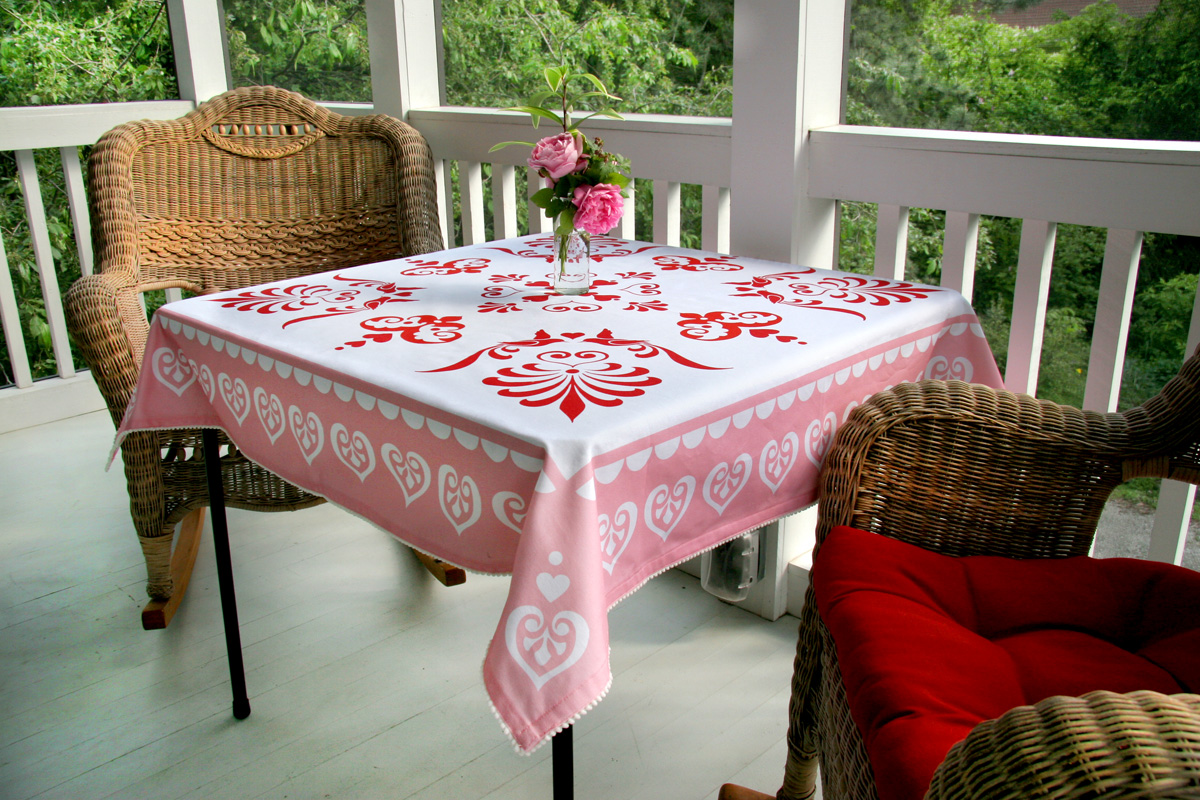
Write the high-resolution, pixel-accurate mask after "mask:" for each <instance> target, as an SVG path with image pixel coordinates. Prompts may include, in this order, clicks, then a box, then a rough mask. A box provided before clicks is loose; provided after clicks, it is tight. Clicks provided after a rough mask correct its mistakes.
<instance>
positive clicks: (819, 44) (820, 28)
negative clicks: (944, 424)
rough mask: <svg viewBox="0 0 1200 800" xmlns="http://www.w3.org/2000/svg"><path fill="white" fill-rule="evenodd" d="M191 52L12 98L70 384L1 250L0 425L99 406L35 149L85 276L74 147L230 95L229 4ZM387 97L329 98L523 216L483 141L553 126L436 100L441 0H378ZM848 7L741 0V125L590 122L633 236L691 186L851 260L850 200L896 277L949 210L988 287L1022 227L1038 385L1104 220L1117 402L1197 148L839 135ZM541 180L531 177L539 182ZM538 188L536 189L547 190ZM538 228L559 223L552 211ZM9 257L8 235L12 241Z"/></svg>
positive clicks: (201, 6) (1109, 401) (1111, 375)
mask: <svg viewBox="0 0 1200 800" xmlns="http://www.w3.org/2000/svg"><path fill="white" fill-rule="evenodd" d="M167 3H168V10H169V12H170V19H171V30H172V40H173V44H174V48H175V62H176V65H177V72H178V78H179V85H180V95H181V97H183V98H186V99H184V100H180V101H164V102H156V103H122V104H112V105H106V106H70V107H60V108H38V109H0V152H15V153H17V159H18V163H19V164H21V167H20V172H21V180H22V182H23V184H24V187H25V199H26V206H27V208H26V211H27V213H26V216H27V218H28V220H29V225H30V230H31V233H32V240H33V246H34V253H35V260H36V263H37V268H38V272H39V277H40V282H41V287H42V292H43V299H44V301H45V304H46V307H47V309H48V310H49V314H48V316H49V317H50V319H49V327H50V335H51V340H52V342H53V351H54V354H55V359H56V375H55V377H52V378H48V379H45V380H37V381H34V380H33V379H32V372H31V369H30V367H29V363H28V356H27V354H26V353H25V348H24V343H23V341H22V337H21V332H20V326H19V322H18V319H17V315H18V309H17V301H16V298H15V294H14V291H13V287H12V285H11V280H10V277H9V270H8V263H7V260H6V258H5V256H4V246H5V243H4V242H3V241H0V320H2V321H3V329H4V333H5V340H6V343H7V346H8V351H9V357H10V360H11V362H12V364H13V369H14V374H15V376H16V383H15V385H14V386H11V387H8V388H0V432H3V431H4V430H11V429H14V428H19V427H26V426H29V425H34V424H38V423H40V422H46V421H50V420H52V419H57V418H62V417H67V416H70V415H72V414H78V413H81V412H84V411H88V410H93V409H98V408H101V407H102V403H101V401H100V397H99V393H98V392H97V391H96V389H95V386H94V384H92V382H91V380H90V377H89V376H88V375H87V373H86V372H83V373H81V374H78V375H77V374H75V372H74V367H73V366H72V362H71V358H70V351H69V342H68V339H67V336H66V331H65V326H64V325H63V324H62V314H61V311H60V309H61V297H60V296H59V290H58V286H57V282H56V281H55V279H54V270H53V263H52V261H53V259H52V254H51V252H50V246H49V238H48V233H47V225H46V220H45V213H44V210H43V208H42V203H41V200H40V188H39V186H38V183H37V176H36V174H35V171H34V170H33V169H32V162H33V154H32V151H33V150H34V149H35V148H58V149H60V153H61V155H62V162H63V164H64V167H63V169H64V175H65V177H66V184H67V186H68V197H69V198H70V199H69V204H70V207H71V209H72V216H73V219H74V225H75V230H76V233H77V236H76V242H77V246H78V249H79V252H80V262H81V264H82V265H83V267H82V269H83V270H88V269H90V268H91V266H90V265H91V253H90V242H89V236H88V231H89V224H88V221H87V213H86V204H85V202H84V189H83V181H82V173H81V169H80V165H79V157H78V148H79V147H80V146H83V145H87V144H91V143H94V142H95V141H96V139H97V138H98V137H99V136H100V134H101V133H102V132H103V131H105V130H107V129H108V128H110V127H112V126H113V125H116V124H118V123H119V122H123V121H126V120H131V119H138V118H146V117H151V118H171V117H177V116H179V115H181V114H183V113H185V112H186V111H188V110H190V109H191V108H193V107H194V105H195V102H196V101H201V100H204V99H206V98H208V97H212V96H213V95H215V94H217V93H219V92H221V91H224V90H225V88H227V87H228V77H227V75H226V74H225V71H224V64H223V63H222V62H223V59H221V58H220V57H219V54H220V52H221V50H222V48H223V47H224V40H223V35H222V26H221V20H220V13H219V4H218V3H217V2H216V0H167ZM365 4H366V10H367V19H368V26H369V31H368V33H369V38H370V52H371V72H372V75H371V85H372V91H373V96H374V103H373V105H371V106H364V105H354V106H349V105H340V104H339V105H332V106H331V107H332V108H334V110H337V111H339V112H341V113H369V112H370V111H371V110H372V109H378V110H380V111H382V112H386V113H391V114H393V115H396V116H399V117H403V118H405V119H407V120H408V121H409V122H411V123H412V124H413V125H415V126H416V127H417V128H418V129H419V130H421V131H422V132H423V133H424V134H425V136H426V137H427V139H428V140H429V142H430V144H431V146H432V148H433V150H434V153H435V155H436V156H437V157H438V158H439V159H443V161H444V167H443V168H442V169H440V170H439V184H440V187H439V188H440V190H441V197H442V199H443V202H442V211H443V213H442V219H443V225H444V226H446V230H445V231H444V234H446V235H445V236H444V238H445V240H446V241H447V242H450V243H453V242H452V240H451V238H450V236H449V235H448V234H449V232H450V231H451V230H453V228H452V226H451V225H450V224H449V222H450V220H453V219H455V218H456V217H457V218H458V219H460V220H461V230H462V235H463V239H464V241H465V243H472V242H477V241H480V240H482V239H483V238H484V236H486V221H485V219H484V213H485V212H484V209H485V208H487V200H488V194H487V192H488V191H489V190H488V189H486V188H485V186H484V182H483V179H482V176H483V172H484V170H483V166H482V165H484V164H491V165H492V173H491V174H492V178H491V181H490V199H491V205H492V214H493V219H492V228H493V236H495V237H505V236H509V235H512V234H513V233H517V232H520V231H519V230H518V229H517V219H518V217H519V215H518V214H517V207H518V204H519V203H520V202H522V200H523V198H518V197H517V190H516V186H517V183H518V181H517V180H516V175H517V173H516V170H517V169H518V168H521V167H523V164H524V158H525V156H526V153H525V152H524V151H523V149H522V148H517V147H514V148H511V149H506V150H503V151H500V152H497V153H490V154H489V152H488V150H489V148H490V147H491V146H492V145H493V144H494V143H496V142H499V141H506V140H513V139H518V140H521V139H524V140H528V139H531V138H533V137H534V136H535V135H536V132H535V131H533V129H532V128H531V127H530V125H529V121H528V118H527V117H526V116H525V115H522V114H516V113H511V112H503V111H496V110H491V109H475V108H453V107H447V106H445V105H444V100H443V101H439V97H440V96H441V95H442V86H441V81H440V78H439V77H438V76H439V74H440V67H439V53H438V52H437V51H438V46H437V42H438V41H439V39H440V37H439V35H438V34H439V30H438V26H439V25H440V11H439V9H440V5H439V2H438V0H365ZM846 9H847V0H831V1H830V2H826V1H825V0H822V2H820V3H814V2H810V1H809V0H800V2H796V3H778V2H764V0H735V29H734V66H735V69H734V119H733V120H729V119H696V118H680V117H662V116H641V115H633V116H630V117H629V118H628V119H626V120H625V121H621V122H618V121H611V120H600V119H596V120H593V121H592V122H591V123H589V125H588V129H589V132H590V133H593V134H594V135H600V136H602V137H603V138H604V139H605V142H606V145H607V146H608V147H609V149H611V150H613V151H615V152H619V153H622V154H623V155H625V156H627V157H629V158H630V160H631V162H632V169H633V174H634V177H635V178H636V184H635V191H645V188H646V186H647V185H650V186H652V188H653V195H654V203H653V213H652V219H653V222H652V224H651V230H649V231H644V230H642V231H636V232H635V231H634V223H633V217H632V204H630V205H629V209H630V213H629V215H628V216H627V217H626V218H625V219H624V220H623V221H622V223H621V224H620V226H619V228H618V233H619V234H620V235H622V236H626V237H631V238H632V237H634V236H635V235H637V236H639V237H640V238H649V239H652V240H654V241H658V242H662V243H675V242H677V241H678V240H679V236H680V215H679V212H680V208H679V206H680V195H681V187H682V186H683V185H685V184H696V185H699V186H702V187H704V188H703V193H702V205H703V211H702V218H703V219H702V232H701V242H702V246H703V247H705V248H706V249H710V250H716V251H722V252H730V251H734V250H736V251H737V252H739V253H743V254H746V255H753V256H756V257H759V258H774V259H776V260H784V261H787V260H791V261H796V262H798V263H805V264H808V265H811V266H816V267H831V266H834V259H835V258H836V255H835V254H836V252H837V247H836V241H835V236H836V233H835V232H836V229H837V226H836V224H835V220H836V214H835V202H834V201H837V200H858V201H869V202H875V203H879V204H880V212H879V216H878V218H879V225H878V230H877V238H876V264H875V271H876V273H877V274H880V275H887V276H896V275H899V274H901V273H902V271H903V266H904V261H905V259H904V254H905V249H906V248H905V244H906V241H907V220H908V210H909V209H910V208H930V209H939V210H945V211H946V212H947V214H946V218H947V226H946V232H945V243H944V244H945V247H944V268H943V271H942V276H943V277H942V282H943V284H944V285H947V286H950V287H952V288H955V289H958V290H960V291H962V292H963V293H964V294H966V295H968V296H970V295H971V293H972V286H973V278H974V263H975V245H976V240H977V235H978V228H979V217H980V215H983V214H987V215H995V216H1002V217H1009V218H1014V219H1020V220H1022V225H1023V234H1022V242H1021V247H1020V255H1019V264H1018V265H1017V267H1018V280H1017V286H1016V294H1015V298H1014V300H1015V302H1014V309H1015V310H1014V314H1013V320H1012V332H1011V337H1010V346H1009V354H1008V374H1007V375H1006V376H1005V378H1006V382H1007V383H1008V385H1009V387H1010V388H1013V389H1017V390H1027V391H1031V390H1032V389H1033V388H1034V387H1036V384H1037V374H1038V364H1039V360H1040V354H1041V338H1042V330H1043V325H1044V320H1045V315H1046V301H1047V290H1048V286H1049V279H1050V274H1051V270H1052V265H1053V258H1052V256H1053V250H1054V239H1055V233H1056V227H1057V225H1058V224H1059V223H1077V224H1085V225H1093V226H1099V227H1103V228H1107V229H1108V230H1109V243H1108V248H1107V251H1106V255H1105V263H1104V269H1103V279H1102V285H1101V290H1100V301H1099V306H1098V309H1097V319H1098V320H1099V322H1098V324H1097V325H1096V328H1095V337H1094V340H1093V342H1092V351H1091V359H1090V362H1089V370H1088V383H1087V390H1086V396H1085V405H1086V406H1088V407H1089V408H1093V409H1096V410H1101V411H1104V410H1109V409H1111V408H1113V407H1114V405H1115V402H1116V392H1117V387H1119V385H1120V378H1121V370H1122V366H1123V362H1124V351H1125V340H1126V337H1127V335H1128V329H1129V319H1130V312H1131V307H1132V298H1133V286H1134V278H1135V276H1136V270H1137V262H1138V257H1139V254H1140V247H1141V233H1140V232H1141V231H1155V232H1162V233H1176V234H1189V235H1197V234H1200V217H1197V216H1196V215H1195V209H1196V208H1200V145H1192V144H1180V143H1162V142H1114V141H1096V140H1071V139H1051V138H1046V137H1024V136H993V135H983V134H966V133H949V132H944V131H897V130H888V129H878V128H854V127H848V126H840V125H836V124H835V123H836V122H837V121H838V118H839V114H840V108H841V98H842V82H841V74H840V70H839V69H838V65H840V64H842V63H843V61H844V57H843V50H844V41H845V39H844V35H843V34H844V30H845V20H846ZM451 162H457V163H458V174H459V187H458V188H459V196H460V204H459V207H458V208H457V209H456V208H452V207H451V205H450V199H451V197H452V196H453V192H452V191H451V188H452V187H451V186H450V175H451V171H450V167H449V164H450V163H451ZM527 183H528V182H527ZM533 183H534V185H535V188H536V181H534V182H533ZM529 220H530V222H529V225H530V226H532V230H533V232H541V231H542V230H543V218H542V216H541V215H540V212H539V211H538V210H537V209H533V213H531V214H530V215H529ZM8 244H9V246H10V248H11V244H12V243H8ZM1190 330H1191V332H1190V335H1189V345H1188V346H1189V351H1190V350H1191V349H1194V348H1195V347H1196V345H1197V343H1200V301H1198V303H1197V308H1196V310H1195V311H1194V312H1193V315H1192V320H1191V329H1190ZM1193 499H1194V491H1193V489H1192V487H1190V486H1184V485H1175V484H1172V485H1169V486H1166V487H1164V490H1163V494H1162V498H1161V501H1160V511H1159V514H1158V518H1157V521H1156V523H1155V528H1154V533H1153V535H1152V542H1151V550H1150V555H1151V557H1152V558H1155V559H1159V560H1164V561H1174V562H1176V563H1178V562H1179V561H1180V560H1181V558H1182V553H1183V547H1184V543H1185V541H1186V530H1187V520H1188V517H1189V510H1190V508H1191V505H1192V501H1193ZM795 538H797V537H794V536H793V535H792V533H791V532H788V531H785V532H784V533H783V534H781V535H775V536H774V538H773V539H772V542H773V544H771V545H769V546H765V547H764V552H766V554H767V565H766V568H767V571H768V573H769V574H773V575H775V576H776V579H775V580H769V581H767V584H768V585H769V587H770V588H769V589H765V590H764V592H763V595H762V597H761V598H760V599H757V600H754V603H755V604H756V607H755V610H757V611H758V613H762V614H763V615H764V616H768V617H774V616H778V615H779V614H780V613H782V610H783V608H784V605H785V604H786V601H787V592H788V588H787V586H786V583H787V582H786V580H784V581H782V582H781V581H779V580H778V578H779V577H780V576H782V575H783V574H784V573H785V572H786V571H787V564H788V562H789V561H790V560H791V559H792V557H793V556H794V555H795V554H796V553H797V552H799V548H798V547H794V546H793V545H791V544H787V543H786V542H788V541H791V540H793V539H795Z"/></svg>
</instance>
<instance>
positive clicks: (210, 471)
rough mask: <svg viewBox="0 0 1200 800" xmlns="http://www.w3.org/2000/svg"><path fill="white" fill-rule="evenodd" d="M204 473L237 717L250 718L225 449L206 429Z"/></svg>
mask: <svg viewBox="0 0 1200 800" xmlns="http://www.w3.org/2000/svg"><path fill="white" fill-rule="evenodd" d="M202 436H203V442H204V470H205V472H204V474H205V476H206V477H207V478H208V504H209V509H210V510H211V512H212V513H211V514H210V516H211V518H212V529H213V547H214V548H215V549H216V553H217V582H218V583H219V584H220V587H221V615H222V616H223V617H224V619H225V648H226V650H227V651H228V653H229V683H230V685H231V686H232V688H233V716H234V718H235V719H245V718H246V717H248V716H250V698H249V697H247V696H246V668H245V666H244V665H243V663H242V637H241V632H240V631H239V630H238V616H237V600H236V598H235V597H234V592H233V564H232V562H231V560H230V557H229V526H228V525H227V524H226V522H225V487H224V485H223V484H222V483H221V450H220V446H219V445H218V444H217V432H216V431H215V430H212V429H211V428H205V429H204V431H203V433H202Z"/></svg>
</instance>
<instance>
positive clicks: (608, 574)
mask: <svg viewBox="0 0 1200 800" xmlns="http://www.w3.org/2000/svg"><path fill="white" fill-rule="evenodd" d="M592 256H593V260H594V264H593V273H594V276H595V279H594V281H593V288H592V291H591V293H590V294H588V295H584V296H578V297H564V296H557V295H555V294H553V293H552V292H551V291H550V285H551V284H550V270H551V265H550V257H551V241H550V238H549V237H548V236H543V237H537V236H529V237H522V238H519V239H508V240H503V241H496V242H489V243H487V244H481V245H474V246H471V247H465V248H459V249H455V250H448V251H445V252H441V253H431V254H428V255H423V256H416V257H413V258H407V259H401V260H397V261H390V262H382V263H378V264H371V265H367V266H362V267H357V268H354V269H347V270H339V271H334V272H329V273H324V274H320V275H313V276H308V277H302V278H297V279H294V280H288V281H281V282H278V283H273V284H267V285H264V286H259V287H255V288H252V289H246V290H239V291H231V292H225V293H222V294H215V295H208V296H204V297H198V298H193V299H189V300H184V301H182V302H178V303H172V304H170V305H168V306H164V307H163V308H161V309H159V311H158V312H157V313H156V314H155V317H154V324H153V325H152V330H151V335H150V339H149V342H148V344H147V347H146V355H145V362H144V366H143V369H142V373H141V377H140V379H139V383H138V387H137V391H136V395H135V400H134V402H133V403H132V405H131V407H130V409H129V412H128V413H127V415H126V417H125V420H124V422H123V424H122V426H121V429H120V431H119V432H118V441H119V439H120V437H122V436H123V435H124V434H126V433H128V432H129V431H133V430H144V429H156V428H175V427H217V428H221V429H223V430H224V431H226V432H227V433H228V434H229V436H230V438H231V439H232V440H233V441H235V442H236V443H237V445H238V447H239V448H240V449H241V450H242V451H243V452H244V453H245V454H246V455H247V456H248V457H249V458H251V459H253V460H254V461H256V462H258V463H260V464H262V465H264V466H266V467H267V468H269V469H271V470H272V471H274V472H276V473H277V474H279V475H281V476H282V477H284V478H286V479H287V480H289V481H292V482H293V483H295V484H297V485H298V486H301V487H303V488H305V489H307V490H309V491H311V492H314V493H316V494H320V495H322V496H324V497H326V498H328V499H329V500H331V501H332V502H334V503H336V504H338V505H340V506H342V507H344V508H346V509H348V510H350V511H351V512H353V513H355V514H358V515H361V516H363V517H365V518H366V519H368V520H371V521H372V522H374V523H376V524H377V525H379V526H380V527H382V528H384V529H386V530H387V531H390V532H391V533H392V534H394V535H395V536H397V537H398V538H399V539H401V540H402V541H404V542H406V543H407V544H409V545H411V546H413V547H415V548H417V549H419V550H422V551H425V552H427V553H431V554H433V555H436V556H438V557H440V558H442V559H444V560H446V561H449V562H452V563H454V564H458V565H461V566H463V567H465V568H467V569H471V570H477V571H480V572H486V573H511V574H512V582H511V588H510V592H509V596H508V601H507V604H506V606H505V608H504V611H503V613H502V614H501V616H500V620H499V624H498V626H497V629H496V634H495V636H494V637H493V638H492V641H491V644H490V646H489V648H488V652H487V655H486V657H485V660H484V680H485V683H486V686H487V690H488V694H489V696H490V698H491V701H492V703H493V705H494V707H495V710H496V712H497V715H498V716H499V718H500V720H501V722H502V724H503V726H504V728H505V730H506V731H507V732H508V733H509V734H510V735H511V736H512V738H513V741H514V742H515V743H516V745H517V747H518V748H519V749H521V750H523V751H531V750H533V749H534V748H535V747H537V746H538V745H539V744H541V743H542V742H543V741H545V739H546V738H547V737H549V736H550V735H552V734H553V733H554V732H555V731H557V730H559V729H561V728H562V727H563V726H565V725H567V724H570V723H571V722H572V721H573V720H574V719H575V718H577V717H578V716H579V715H580V714H582V713H583V712H584V711H586V710H587V709H588V708H589V707H590V706H591V705H592V704H594V703H595V702H597V701H598V700H599V699H600V698H601V697H602V696H603V695H604V693H605V692H606V691H607V688H608V686H609V684H610V683H611V673H610V669H609V653H608V620H607V612H608V609H609V608H610V607H611V606H613V605H614V604H615V603H617V602H618V601H619V600H621V599H622V598H623V597H625V596H626V595H628V594H629V593H630V592H632V591H634V590H635V589H637V588H638V587H639V586H641V585H642V584H643V583H645V582H646V581H647V580H649V579H650V578H651V577H653V576H654V575H656V574H658V573H660V572H662V571H663V570H665V569H667V568H669V567H671V566H673V565H675V564H678V563H680V562H681V561H684V560H686V559H687V558H690V557H692V556H694V555H696V554H697V553H700V552H702V551H704V550H706V549H708V548H711V547H713V546H715V545H717V544H719V543H720V542H722V541H724V540H726V539H729V538H731V537H733V536H736V535H738V534H741V533H743V532H745V531H748V530H751V529H753V528H756V527H758V526H761V525H763V524H765V523H767V522H770V521H772V520H774V519H777V518H779V517H781V516H784V515H786V514H789V513H791V512H793V511H796V510H798V509H800V508H802V507H804V506H806V505H808V504H810V503H811V502H813V500H814V499H815V496H816V476H817V470H818V466H819V464H820V462H821V457H822V455H823V453H824V452H825V449H826V447H827V446H828V444H829V442H830V439H831V437H832V436H833V434H834V432H835V431H836V430H837V428H838V426H839V425H840V424H841V422H842V421H843V420H845V418H846V415H847V414H848V413H849V412H850V410H851V409H853V408H854V407H855V406H856V405H858V404H859V403H861V402H862V401H863V400H864V399H865V398H867V397H869V396H870V395H871V394H873V393H874V392H876V391H878V390H880V389H883V388H885V387H887V386H890V385H892V384H895V383H898V382H900V381H907V380H915V379H920V378H959V379H963V380H968V381H975V382H980V383H987V384H990V385H993V386H999V385H1001V379H1000V376H999V374H998V372H997V370H996V365H995V361H994V360H993V358H992V354H991V352H990V350H989V349H988V346H987V344H986V342H985V341H984V339H983V334H982V331H981V329H980V327H979V324H978V322H977V320H976V318H975V315H974V313H973V312H972V310H971V307H970V305H969V304H968V303H967V301H966V300H964V299H963V297H962V296H961V295H959V294H957V293H955V292H953V291H950V290H947V289H941V288H935V287H930V286H922V285H917V284H911V283H904V282H897V281H888V280H882V279H878V278H873V277H866V276H860V275H853V274H848V273H840V272H829V271H823V270H815V269H809V268H806V267H796V266H791V265H787V264H779V263H772V262H765V261H759V260H755V259H750V258H738V257H736V256H719V255H715V254H711V253H704V252H699V251H695V250H685V249H680V248H674V247H665V246H661V245H653V244H646V243H641V242H629V241H624V240H618V239H613V238H608V237H596V238H594V239H593V240H592Z"/></svg>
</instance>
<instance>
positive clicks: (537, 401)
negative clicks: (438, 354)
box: [483, 350, 662, 422]
mask: <svg viewBox="0 0 1200 800" xmlns="http://www.w3.org/2000/svg"><path fill="white" fill-rule="evenodd" d="M609 359H610V354H609V353H604V352H600V351H597V350H583V351H580V352H570V351H565V350H551V351H549V352H545V353H539V354H538V356H537V360H536V361H534V362H531V363H528V364H522V365H521V366H519V367H503V368H502V369H500V370H499V371H498V373H497V375H496V376H495V377H488V378H484V379H483V383H484V385H485V386H499V387H501V389H500V391H499V392H498V393H497V394H499V395H500V396H501V397H515V398H519V400H520V403H521V405H523V406H530V407H538V406H548V405H551V404H553V403H558V408H559V410H560V411H562V412H563V413H564V414H566V415H567V418H568V419H570V420H571V421H572V422H574V421H575V420H576V419H577V418H578V417H579V415H580V414H582V413H583V412H584V410H585V409H586V408H587V406H588V403H592V404H594V405H598V406H606V407H609V408H612V407H614V406H619V405H621V404H622V403H623V402H625V400H626V399H627V398H630V397H640V396H641V395H643V394H645V393H646V387H649V386H657V385H658V384H660V383H662V380H661V379H660V378H656V377H654V376H653V375H651V374H650V370H648V369H647V368H645V367H637V366H631V367H627V366H624V365H622V364H618V363H616V362H614V361H611V360H609Z"/></svg>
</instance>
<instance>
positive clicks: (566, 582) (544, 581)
mask: <svg viewBox="0 0 1200 800" xmlns="http://www.w3.org/2000/svg"><path fill="white" fill-rule="evenodd" d="M537 587H538V590H539V591H540V592H541V593H542V597H544V598H546V602H547V603H553V602H554V601H555V600H557V599H558V598H560V597H562V596H563V593H564V592H566V591H567V589H570V588H571V579H570V578H569V577H567V576H566V575H551V574H550V573H549V572H540V573H538V576H537Z"/></svg>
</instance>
